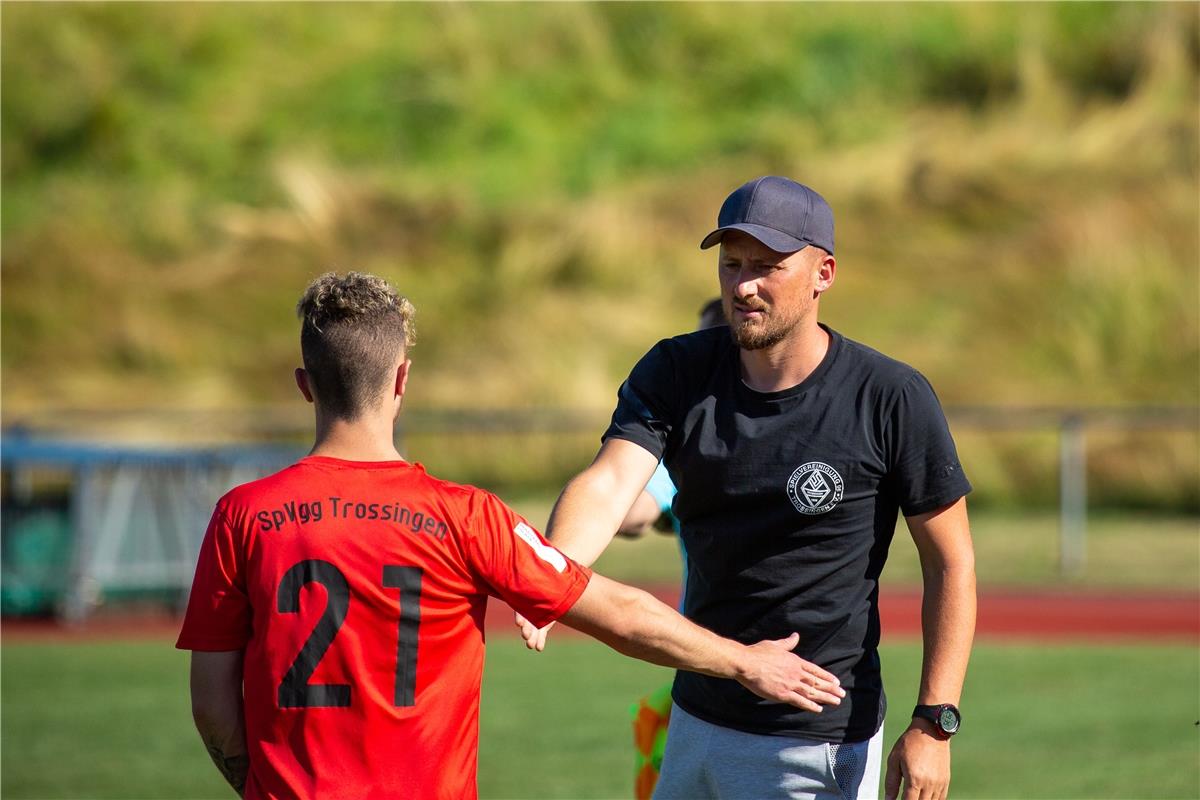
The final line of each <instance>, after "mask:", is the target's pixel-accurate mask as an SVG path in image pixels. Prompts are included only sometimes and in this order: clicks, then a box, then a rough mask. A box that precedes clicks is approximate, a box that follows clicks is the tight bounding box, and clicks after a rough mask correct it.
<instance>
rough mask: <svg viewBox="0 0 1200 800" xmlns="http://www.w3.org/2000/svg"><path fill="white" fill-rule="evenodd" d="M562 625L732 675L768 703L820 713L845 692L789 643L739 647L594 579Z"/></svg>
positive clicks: (654, 659) (663, 661)
mask: <svg viewBox="0 0 1200 800" xmlns="http://www.w3.org/2000/svg"><path fill="white" fill-rule="evenodd" d="M561 619H562V621H563V623H565V624H567V625H570V626H571V627H572V628H576V629H578V630H580V631H583V632H584V633H586V634H588V635H590V636H593V637H595V638H597V639H599V640H600V641H602V642H604V643H605V644H607V645H608V646H609V647H612V648H613V649H614V650H616V651H618V652H620V653H624V654H625V655H628V656H632V657H634V658H639V659H641V660H643V661H649V662H651V663H653V664H660V665H662V666H665V667H674V668H676V669H683V670H688V671H691V672H699V673H701V674H704V675H711V676H713V677H717V678H732V679H733V680H736V681H738V682H739V683H741V684H742V685H743V686H745V687H746V688H747V689H749V690H750V691H752V692H754V693H755V694H757V695H758V696H760V697H764V698H766V699H768V700H774V701H776V702H780V703H789V704H791V705H793V706H796V707H798V708H803V709H805V710H807V711H814V712H817V713H820V711H821V707H822V706H827V705H838V704H839V703H840V702H841V698H843V697H845V695H846V692H845V691H844V690H843V689H842V688H841V684H840V682H839V681H838V679H837V677H836V676H835V675H833V674H831V673H829V672H826V671H825V670H823V669H821V668H820V667H818V666H817V665H815V664H811V663H809V662H808V661H805V660H804V659H802V658H800V657H799V656H797V655H795V654H794V653H792V652H791V650H792V648H794V647H795V646H796V644H797V643H798V642H799V636H798V635H797V634H795V633H793V634H791V635H790V636H788V637H787V638H786V639H778V640H775V641H763V642H759V643H757V644H754V645H749V646H747V645H743V644H739V643H738V642H735V641H732V640H730V639H724V638H722V637H720V636H717V635H716V634H715V633H713V632H712V631H709V630H705V629H704V628H701V627H700V626H698V625H696V624H694V623H692V622H689V621H688V620H687V619H685V618H684V617H682V616H680V615H679V614H678V613H677V612H676V611H675V610H674V609H672V608H671V607H669V606H667V605H666V604H664V603H662V602H659V601H658V600H656V599H655V598H654V597H653V596H652V595H650V594H648V593H646V592H643V591H642V590H640V589H635V588H633V587H632V586H626V585H625V584H622V583H617V582H616V581H612V580H609V579H608V578H605V577H604V576H603V575H597V574H593V575H592V577H591V580H590V581H589V582H588V585H587V588H586V589H584V591H583V594H582V595H580V597H579V599H578V600H577V601H576V602H575V605H573V606H572V607H571V609H570V610H569V611H567V612H566V613H565V614H563V616H562V618H561Z"/></svg>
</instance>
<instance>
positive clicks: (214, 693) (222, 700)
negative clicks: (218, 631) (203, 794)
mask: <svg viewBox="0 0 1200 800" xmlns="http://www.w3.org/2000/svg"><path fill="white" fill-rule="evenodd" d="M242 656H243V652H242V651H241V650H227V651H223V652H203V651H199V650H197V651H193V652H192V674H191V691H192V719H193V720H195V722H196V730H198V731H199V732H200V738H201V739H202V740H203V741H204V747H205V749H206V750H207V751H208V755H209V757H210V758H211V759H212V760H213V763H214V764H216V766H217V769H218V770H220V771H221V774H222V775H223V776H224V777H225V780H227V781H229V785H230V786H232V787H233V790H234V791H235V792H237V793H238V796H239V797H240V796H244V794H245V791H246V777H247V776H248V775H249V774H250V757H249V755H248V753H247V748H246V726H245V721H244V717H243V714H242Z"/></svg>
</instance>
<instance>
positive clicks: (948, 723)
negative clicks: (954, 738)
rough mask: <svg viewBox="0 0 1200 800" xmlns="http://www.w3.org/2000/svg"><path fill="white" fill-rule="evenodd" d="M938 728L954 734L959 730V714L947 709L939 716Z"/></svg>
mask: <svg viewBox="0 0 1200 800" xmlns="http://www.w3.org/2000/svg"><path fill="white" fill-rule="evenodd" d="M938 726H939V727H940V728H941V729H942V730H944V731H945V732H946V733H954V732H955V731H957V730H958V714H956V713H954V709H952V708H950V707H948V706H947V707H945V708H943V709H942V711H941V713H940V714H938Z"/></svg>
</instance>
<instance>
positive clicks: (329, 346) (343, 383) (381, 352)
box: [296, 272, 416, 420]
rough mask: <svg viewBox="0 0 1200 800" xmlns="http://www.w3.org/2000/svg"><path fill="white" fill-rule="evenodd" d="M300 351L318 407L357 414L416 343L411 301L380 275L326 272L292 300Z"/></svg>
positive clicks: (340, 413) (349, 415)
mask: <svg viewBox="0 0 1200 800" xmlns="http://www.w3.org/2000/svg"><path fill="white" fill-rule="evenodd" d="M296 314H297V315H298V316H299V317H300V321H301V322H300V351H301V353H302V354H303V356H304V369H305V370H307V371H308V374H309V378H310V379H311V382H312V388H313V391H314V392H315V393H316V395H317V399H318V401H319V402H320V404H321V408H322V410H323V411H326V412H328V413H330V414H332V415H333V416H335V417H339V418H342V419H347V420H353V419H356V418H357V417H359V416H360V415H361V414H362V413H363V412H364V411H365V410H367V409H368V408H369V407H370V406H371V404H373V403H374V402H377V401H378V398H379V396H380V393H381V392H382V391H383V388H384V385H385V384H386V383H387V382H389V381H390V380H391V378H392V376H393V375H394V371H395V369H396V366H397V365H398V364H399V362H400V361H401V360H403V358H404V355H405V354H406V353H407V351H408V348H410V347H412V346H413V345H414V344H415V343H416V325H415V321H414V317H415V315H416V312H415V310H414V309H413V305H412V303H410V302H409V301H408V299H407V298H405V297H404V296H403V295H401V294H399V293H398V292H397V291H396V289H395V287H393V286H392V285H391V284H390V283H388V282H387V281H385V280H384V279H383V278H379V277H376V276H375V275H367V274H365V273H362V272H348V273H346V274H345V275H344V276H343V275H338V274H337V273H335V272H327V273H325V274H324V275H322V276H320V277H319V278H317V279H316V280H314V281H313V282H312V283H310V284H309V285H308V288H307V289H306V290H305V291H304V295H303V296H302V297H301V298H300V302H299V303H297V304H296Z"/></svg>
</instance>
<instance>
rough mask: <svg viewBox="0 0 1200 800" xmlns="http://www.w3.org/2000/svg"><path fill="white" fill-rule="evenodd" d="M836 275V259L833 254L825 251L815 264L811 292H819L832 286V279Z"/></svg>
mask: <svg viewBox="0 0 1200 800" xmlns="http://www.w3.org/2000/svg"><path fill="white" fill-rule="evenodd" d="M836 275H837V261H836V260H835V259H834V257H833V256H831V255H829V254H828V253H826V254H825V255H823V256H821V261H820V262H819V263H818V264H817V277H816V280H815V281H813V292H814V293H815V294H818V295H819V294H821V292H824V291H826V290H827V289H829V287H831V286H833V279H834V277H835V276H836Z"/></svg>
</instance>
